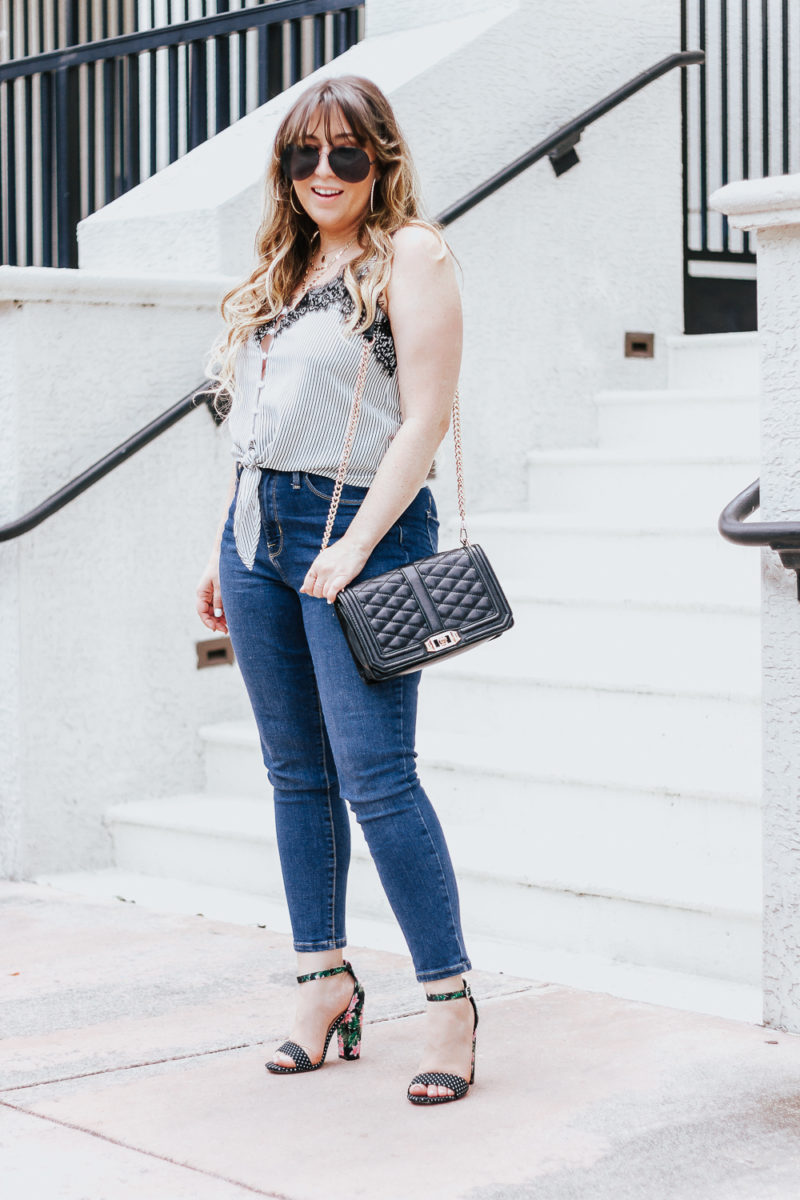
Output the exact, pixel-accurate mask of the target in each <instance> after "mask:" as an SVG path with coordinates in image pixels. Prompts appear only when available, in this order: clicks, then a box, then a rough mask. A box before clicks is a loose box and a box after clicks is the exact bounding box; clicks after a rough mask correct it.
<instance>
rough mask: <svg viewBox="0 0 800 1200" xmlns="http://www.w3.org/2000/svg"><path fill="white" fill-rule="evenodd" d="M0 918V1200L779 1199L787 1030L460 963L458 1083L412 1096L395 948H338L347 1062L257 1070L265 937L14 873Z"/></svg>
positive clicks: (264, 1035) (795, 1134)
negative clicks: (451, 1099)
mask: <svg viewBox="0 0 800 1200" xmlns="http://www.w3.org/2000/svg"><path fill="white" fill-rule="evenodd" d="M0 921H1V922H2V924H1V925H0V928H2V947H3V953H2V984H1V985H0V1014H1V1015H0V1033H1V1034H2V1038H3V1040H2V1042H0V1193H1V1194H2V1196H3V1200H40V1198H42V1200H184V1198H185V1200H236V1198H238V1197H245V1196H247V1195H248V1194H250V1195H257V1196H268V1197H276V1198H281V1200H328V1198H330V1200H340V1198H342V1200H343V1198H344V1197H348V1198H350V1200H352V1198H353V1197H367V1198H369V1200H409V1198H411V1197H420V1198H422V1200H428V1198H433V1197H444V1198H446V1200H467V1198H468V1200H490V1198H494V1197H503V1198H504V1200H506V1198H507V1200H523V1198H524V1200H528V1198H531V1200H612V1198H613V1200H667V1198H669V1200H689V1198H690V1197H691V1198H695V1197H696V1198H697V1200H701V1198H702V1200H771V1198H773V1197H775V1198H780V1200H789V1198H792V1200H794V1198H796V1197H797V1196H798V1194H800V1038H797V1037H794V1036H791V1035H787V1034H783V1033H775V1032H773V1031H771V1030H767V1029H764V1028H763V1027H762V1026H760V1025H753V1024H747V1023H744V1022H737V1021H730V1020H725V1019H722V1018H719V1017H712V1016H706V1015H701V1014H695V1013H687V1012H683V1011H680V1010H677V1009H673V1008H666V1007H659V1006H656V1005H652V1004H643V1003H637V1002H633V1001H629V1000H621V999H618V998H616V997H613V996H609V995H606V994H603V993H598V992H585V991H579V990H576V989H573V988H568V987H564V986H560V985H556V984H551V983H547V982H541V983H538V982H537V983H532V982H530V981H529V980H517V979H511V978H509V977H507V976H503V975H489V974H485V973H481V972H478V971H476V972H474V973H473V975H472V982H473V987H474V991H475V994H476V997H477V1000H478V1005H479V1008H480V1015H481V1022H480V1027H479V1031H478V1054H477V1065H476V1083H475V1085H474V1087H473V1088H472V1089H471V1091H470V1094H469V1096H468V1097H467V1098H466V1099H464V1100H462V1101H460V1102H459V1103H457V1104H449V1105H444V1106H441V1107H438V1108H415V1107H413V1106H412V1105H410V1104H408V1103H407V1101H406V1100H405V1089H406V1085H407V1081H408V1079H409V1078H410V1077H411V1075H412V1074H414V1071H415V1070H416V1057H417V1043H418V1039H419V1037H420V1036H421V1031H422V1017H421V1015H420V1014H421V1011H422V1003H421V1001H420V991H419V988H418V985H417V984H416V983H415V982H414V980H413V976H412V973H411V970H410V967H409V964H408V961H407V959H404V958H401V957H399V956H396V955H392V954H387V953H379V952H375V951H368V950H359V949H358V948H357V947H352V948H351V949H349V951H348V955H349V957H350V958H351V959H352V961H353V964H354V966H355V967H356V970H357V972H358V974H359V977H360V978H361V980H362V982H363V983H364V985H365V988H366V993H367V1001H366V1009H365V1016H366V1021H367V1027H366V1029H365V1032H364V1042H363V1058H362V1060H361V1061H360V1062H358V1063H343V1062H339V1060H338V1059H337V1058H336V1056H335V1041H334V1049H332V1050H330V1051H329V1058H328V1063H327V1065H326V1066H325V1067H324V1068H323V1069H322V1070H320V1071H317V1072H313V1073H311V1074H307V1075H299V1076H296V1077H289V1078H286V1077H283V1078H280V1077H279V1078H275V1077H272V1076H270V1075H268V1073H267V1072H266V1071H265V1070H264V1065H263V1064H264V1061H265V1060H266V1059H267V1058H268V1057H269V1054H270V1052H271V1051H272V1049H274V1047H275V1045H276V1044H277V1043H278V1042H280V1041H282V1040H283V1038H284V1037H286V1036H287V1035H288V1031H289V1027H290V1022H291V1016H292V1010H293V1003H294V988H295V986H296V985H295V984H294V978H293V975H294V972H293V965H294V964H293V956H292V953H291V948H290V944H289V942H288V939H286V938H285V937H283V936H280V935H276V934H273V933H270V932H269V931H267V930H265V929H260V928H258V927H256V926H247V925H236V924H232V923H226V922H222V921H214V920H208V919H206V918H205V917H202V916H200V915H197V916H183V915H181V916H176V915H172V914H165V913H162V912H157V911H154V910H148V909H145V908H143V907H141V906H140V905H135V904H130V903H121V902H119V901H108V900H94V899H87V898H86V897H84V896H79V895H76V894H72V893H69V892H64V891H58V890H56V889H54V888H52V887H46V886H41V885H37V884H34V883H0Z"/></svg>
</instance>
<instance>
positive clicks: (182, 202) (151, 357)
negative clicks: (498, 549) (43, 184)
mask: <svg viewBox="0 0 800 1200" xmlns="http://www.w3.org/2000/svg"><path fill="white" fill-rule="evenodd" d="M677 7H678V6H676V5H675V4H674V3H673V0H652V3H651V4H650V6H649V7H648V19H647V21H646V22H642V21H641V19H640V17H641V11H640V5H639V4H638V3H634V0H616V2H615V5H614V6H613V19H611V15H612V10H611V7H610V6H606V7H605V8H598V7H597V6H596V5H594V4H591V3H589V0H580V2H578V0H576V2H575V3H573V4H572V5H569V6H562V5H556V4H552V5H548V6H542V5H540V4H538V3H535V2H534V0H522V2H520V3H517V4H514V3H508V4H501V3H487V2H483V3H479V2H478V0H470V3H468V4H467V5H462V4H459V5H455V4H452V3H449V0H448V4H447V6H439V7H437V9H436V15H437V16H438V17H439V18H441V17H442V16H447V17H449V18H450V19H448V20H441V19H439V20H438V21H435V22H431V19H430V17H431V12H432V9H431V8H430V7H429V6H424V5H421V4H417V3H416V2H415V3H414V4H413V5H411V4H410V5H408V6H397V5H394V6H392V5H390V4H388V0H368V13H367V16H368V29H374V30H380V29H383V31H384V32H383V33H381V34H379V35H378V34H376V36H371V37H368V38H367V40H366V41H365V42H363V43H361V44H360V45H358V46H356V47H354V48H353V49H352V50H351V51H349V52H348V54H347V55H344V56H343V57H342V58H341V59H339V60H338V61H337V62H336V63H334V64H330V65H329V66H328V67H327V68H325V69H324V70H325V71H326V72H344V71H348V72H349V71H352V72H356V73H362V74H365V75H368V76H370V77H371V78H373V79H375V80H376V82H378V84H379V85H380V86H381V87H383V88H384V89H385V90H386V91H387V93H388V94H389V95H390V97H391V99H392V101H393V103H394V105H395V107H396V110H397V113H398V116H399V119H400V121H401V124H402V125H403V128H404V130H405V132H406V134H407V136H408V139H409V141H410V144H411V147H412V151H413V153H414V155H415V159H416V161H417V164H418V167H419V170H420V175H421V178H422V181H423V187H424V192H425V197H426V202H427V207H428V211H429V213H431V214H435V213H437V212H438V211H440V209H441V208H443V207H444V206H445V205H446V204H449V203H451V202H452V201H454V200H455V199H457V198H458V197H459V196H460V195H462V194H463V193H464V192H466V191H467V190H469V189H470V188H471V187H473V186H475V185H476V184H478V183H479V182H481V181H482V180H483V179H485V178H486V177H487V176H489V175H491V174H492V173H493V172H495V171H497V170H498V169H500V168H501V167H503V166H504V165H505V164H506V163H507V162H509V161H510V160H512V159H513V158H515V157H516V156H518V155H519V154H521V153H523V152H524V151H525V150H527V149H528V148H529V147H530V146H531V145H533V144H535V143H536V142H537V141H539V140H541V139H542V138H543V137H544V136H546V135H547V134H548V133H550V132H552V131H554V130H555V129H556V128H557V127H558V126H559V125H560V124H562V123H563V122H565V121H567V120H569V119H571V118H572V117H574V116H575V115H576V114H577V113H578V112H580V111H581V110H582V109H584V108H586V107H588V106H589V105H591V104H593V103H595V102H596V101H597V100H599V99H600V98H601V97H603V96H604V95H605V94H607V93H608V92H610V91H611V90H613V89H614V88H615V87H617V86H619V85H621V84H622V83H624V82H625V81H627V80H628V79H630V78H631V76H633V75H634V74H636V73H637V72H639V71H641V70H643V69H644V68H646V67H647V66H649V65H650V64H652V63H653V62H655V61H656V60H658V59H660V58H661V57H663V56H664V55H666V54H667V53H669V52H671V51H674V50H675V49H677V48H678V46H679V29H678V11H677ZM545 9H546V11H545ZM415 21H420V22H423V24H422V25H421V26H417V25H415V24H414V22H415ZM398 26H402V28H398ZM305 86H307V82H303V83H301V84H300V85H298V87H297V88H296V89H294V91H293V92H290V93H288V94H287V95H284V96H282V97H278V98H277V99H276V100H275V101H273V102H271V103H270V104H268V105H266V106H264V108H262V109H260V110H259V111H258V112H256V113H254V114H252V115H251V116H250V117H247V118H245V119H244V120H242V121H241V122H239V123H237V124H236V125H235V126H234V127H232V128H231V129H230V130H228V131H226V132H225V133H223V134H220V135H219V136H218V137H216V138H214V139H212V141H211V142H209V143H207V144H206V145H204V146H202V147H199V148H198V149H197V150H196V151H194V152H193V153H192V154H190V155H188V156H186V157H185V158H184V159H181V160H179V161H178V162H177V163H175V164H173V165H172V166H171V167H169V168H168V169H166V170H164V171H163V172H161V173H160V174H159V175H157V176H156V177H154V178H153V179H151V180H148V181H147V182H145V183H144V184H142V185H141V186H140V187H139V188H136V189H135V190H134V191H132V192H130V193H128V194H127V195H126V196H124V197H122V198H121V199H120V200H118V201H116V202H114V203H113V204H110V205H108V206H107V207H106V208H104V209H102V210H101V211H100V212H98V213H96V214H94V215H93V216H92V217H90V218H89V219H88V220H87V221H84V222H83V223H82V225H81V229H80V248H81V269H80V270H79V271H76V272H70V271H46V270H42V271H36V270H32V269H27V270H18V269H15V268H2V269H0V367H2V368H3V375H2V377H3V379H4V380H6V381H8V382H7V386H6V390H5V393H4V395H3V407H4V430H5V431H6V434H7V436H6V439H5V442H4V444H2V446H0V467H2V472H0V519H2V520H3V521H5V520H9V519H11V518H12V517H13V516H16V515H17V514H19V513H20V512H22V511H25V510H26V509H27V508H29V507H30V506H32V505H33V504H35V503H37V502H38V501H39V500H40V499H41V498H42V497H43V496H45V495H47V494H49V493H50V492H52V491H54V490H55V489H56V488H57V487H58V486H60V485H61V484H63V483H64V482H65V481H66V480H67V479H69V478H70V477H71V476H72V475H73V474H75V473H76V472H77V471H78V470H80V469H81V468H83V467H85V466H86V465H88V464H89V463H91V462H92V461H94V460H95V459H96V458H98V457H99V456H100V455H102V454H103V453H105V452H107V451H108V450H109V449H110V448H111V447H113V446H114V445H116V444H117V443H118V442H119V441H121V440H122V439H123V438H125V437H126V436H128V435H129V434H130V433H131V432H132V431H133V430H135V429H136V428H138V427H140V426H141V425H143V424H144V423H145V422H146V421H147V420H149V419H150V418H151V417H152V416H154V415H155V414H156V413H158V412H160V411H162V410H163V409H165V408H166V407H167V406H168V405H170V404H171V403H173V402H174V401H175V400H177V399H178V398H179V397H180V396H182V395H183V394H184V393H185V392H186V391H187V390H188V389H189V388H191V387H192V386H193V385H194V384H195V382H197V381H199V379H200V376H201V373H202V361H203V357H204V353H205V350H206V348H207V346H208V344H209V342H210V340H211V337H212V334H213V332H214V330H215V328H216V326H217V316H216V302H217V299H218V297H219V295H220V294H221V293H222V291H223V289H224V286H225V283H224V282H223V279H224V278H225V277H228V278H230V277H231V276H241V275H242V274H244V273H245V272H246V271H247V270H248V269H249V266H250V257H251V254H252V245H253V237H254V233H255V227H256V223H257V220H258V211H259V206H260V195H261V178H262V174H263V168H264V160H265V154H266V152H267V150H268V148H269V146H270V144H271V140H272V137H273V136H274V132H275V129H276V127H277V123H278V121H279V120H280V117H281V115H282V113H283V112H284V111H285V108H286V106H287V104H288V103H289V102H290V101H291V99H292V98H293V95H294V94H296V93H297V91H299V90H302V88H304V87H305ZM579 153H580V156H581V164H580V165H579V166H578V167H576V168H575V169H574V170H572V171H570V172H568V173H567V174H566V175H564V176H562V177H561V178H560V179H556V178H555V176H554V175H553V172H552V169H551V167H550V165H549V163H547V162H544V163H540V164H538V165H537V166H535V167H534V168H532V169H531V170H530V171H528V172H526V173H525V174H524V175H523V176H521V177H519V178H518V179H516V180H515V181H514V182H513V183H512V184H510V185H508V186H507V187H506V188H505V189H504V190H503V191H502V192H500V193H499V194H497V195H496V196H494V197H492V198H491V199H490V200H488V201H486V202H485V203H484V204H483V205H482V206H481V207H480V208H479V209H477V210H475V211H473V212H472V213H470V214H468V215H467V216H466V217H464V218H462V219H461V220H460V221H459V222H457V223H456V224H455V225H454V226H452V227H451V229H450V232H449V237H450V240H451V242H452V245H453V248H454V250H455V252H456V254H457V256H458V258H459V260H460V263H461V265H462V267H463V272H464V283H463V289H464V311H465V334H466V338H465V354H464V364H463V370H462V388H461V392H462V410H463V419H464V445H465V468H466V480H467V501H468V510H469V511H472V512H475V511H477V510H479V509H487V508H491V507H502V508H513V507H515V506H518V505H520V504H522V503H523V502H524V499H525V470H524V465H525V455H526V454H527V452H528V451H529V450H530V449H533V448H535V447H539V446H557V445H569V444H589V443H591V441H592V439H593V437H594V430H595V410H594V404H593V396H594V393H595V391H596V390H597V389H599V388H603V387H609V386H615V385H622V386H637V385H649V386H659V385H661V384H663V383H665V381H666V374H665V372H666V364H665V357H664V355H663V353H662V351H663V348H664V344H665V336H666V335H667V334H670V333H674V332H677V331H680V329H681V328H682V318H681V312H682V297H681V183H680V80H679V76H678V74H677V73H673V74H672V75H671V76H669V77H667V78H665V79H662V80H661V81H659V82H658V83H657V84H655V85H653V86H651V87H650V88H648V89H646V90H645V91H644V92H642V93H640V94H639V95H637V96H635V97H634V98H632V99H630V100H629V101H627V102H626V103H625V104H624V105H623V106H622V107H621V108H620V109H619V110H617V112H615V113H614V114H612V115H610V116H608V117H606V118H604V119H603V120H602V121H601V122H599V123H597V124H596V125H594V126H593V127H592V128H591V129H590V130H589V132H588V133H587V134H586V135H585V142H584V143H582V144H580V145H579ZM627 329H634V330H653V331H655V333H656V357H655V359H654V360H652V361H641V360H639V361H637V360H627V361H626V360H625V359H624V357H623V336H624V332H625V330H627ZM438 461H439V474H438V476H437V479H436V480H435V482H434V489H435V491H436V495H437V500H438V501H439V504H440V509H441V511H442V514H443V516H448V515H450V514H452V513H453V512H454V511H455V485H454V471H453V465H452V451H451V444H450V441H449V439H448V441H447V443H446V444H445V446H444V447H443V448H442V451H441V453H440V455H439V460H438ZM229 464H230V457H229V451H228V438H227V431H226V430H225V429H222V430H220V431H217V430H215V429H214V427H213V425H212V423H211V421H210V418H209V417H208V416H207V414H206V413H205V412H202V411H200V412H198V413H197V414H192V415H191V416H190V417H188V418H187V419H186V420H185V421H184V422H182V423H180V424H179V425H178V426H176V427H175V428H174V429H173V430H172V431H171V432H170V433H168V434H167V435H165V436H164V437H162V438H161V439H159V440H158V441H157V442H156V443H154V444H153V445H151V446H150V447H148V448H146V449H145V450H144V451H142V452H141V454H140V455H138V456H136V457H135V458H133V459H132V460H131V461H130V462H128V463H126V464H125V466H124V467H122V468H120V469H119V470H117V471H115V472H114V473H113V474H112V475H111V476H110V477H108V478H107V479H105V480H103V481H102V482H101V483H100V484H98V485H97V486H95V487H94V488H93V489H91V491H90V492H88V493H86V494H85V495H84V496H82V497H80V498H79V499H78V500H77V501H75V502H74V503H73V504H72V505H70V506H69V507H68V508H67V509H66V510H64V511H63V512H61V513H59V514H57V515H56V516H55V517H53V518H52V519H51V520H50V521H48V522H47V523H46V524H45V525H44V526H42V527H40V528H39V529H37V530H36V531H34V532H33V533H31V534H29V535H26V537H25V538H24V539H23V540H22V541H20V542H16V543H8V544H5V545H0V602H2V604H3V606H4V610H5V611H6V612H7V613H11V614H13V615H12V619H11V621H10V632H9V636H8V637H7V638H4V639H3V640H2V649H0V669H2V671H3V689H2V700H0V705H1V706H2V707H1V708H0V716H2V718H3V725H2V733H1V734H0V738H1V739H2V741H0V787H2V793H1V794H0V821H2V823H3V824H2V829H0V834H2V835H3V836H2V837H0V841H2V842H4V843H5V847H6V848H5V851H4V853H5V854H6V856H7V857H6V859H5V860H4V862H3V863H0V867H2V869H3V870H4V871H5V873H7V874H11V873H14V872H15V871H16V872H19V871H21V872H23V873H33V872H36V871H56V870H59V869H75V868H78V867H92V866H97V865H104V864H105V863H107V862H108V861H109V860H110V846H109V844H108V840H107V836H106V832H105V830H104V828H103V826H102V822H101V815H102V813H103V812H104V811H105V809H106V808H107V807H108V806H109V805H110V804H111V803H112V802H114V801H117V800H128V799H136V798H139V797H141V796H143V795H147V794H150V795H155V796H160V795H168V794H173V793H175V792H180V791H186V790H187V789H191V788H192V787H195V786H199V785H200V784H201V782H202V781H201V777H200V775H201V765H200V759H199V747H198V745H197V738H196V730H197V728H198V726H199V725H200V724H201V723H202V722H203V721H205V720H224V719H225V718H226V717H230V716H237V715H239V714H244V713H245V712H246V703H245V700H244V696H243V693H242V689H241V685H240V683H239V679H238V675H237V674H236V673H235V672H231V671H228V670H227V669H226V668H219V669H215V670H209V671H204V672H197V670H196V668H195V642H196V641H197V640H200V639H202V638H203V637H205V636H206V631H205V629H204V627H203V626H202V625H201V624H200V623H199V621H198V619H197V617H196V615H195V613H194V588H195V585H196V581H197V577H198V575H199V573H200V570H201V569H202V566H203V564H204V562H205V559H206V557H207V553H208V545H209V540H210V537H211V536H212V534H213V531H214V529H215V527H216V522H217V520H218V517H219V510H220V506H221V503H222V500H223V497H224V494H225V491H226V481H227V476H228V473H229ZM165 512H171V513H174V518H173V520H172V521H171V523H169V524H168V526H166V527H164V524H163V516H164V513H165ZM20 613H21V616H18V614H20ZM19 730H22V731H23V733H22V734H21V735H20V736H19V737H18V736H17V734H18V731H19Z"/></svg>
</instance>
